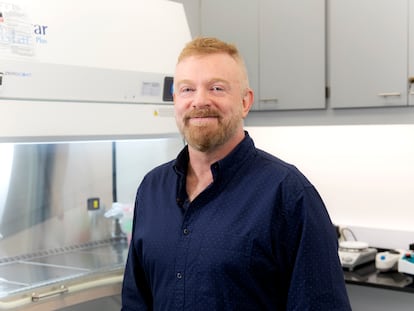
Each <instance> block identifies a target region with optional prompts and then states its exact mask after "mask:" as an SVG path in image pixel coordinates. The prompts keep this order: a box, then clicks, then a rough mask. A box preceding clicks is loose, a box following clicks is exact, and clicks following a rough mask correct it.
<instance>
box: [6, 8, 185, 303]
mask: <svg viewBox="0 0 414 311" xmlns="http://www.w3.org/2000/svg"><path fill="white" fill-rule="evenodd" d="M189 40H190V32H189V29H188V26H187V21H186V18H185V14H184V10H183V7H182V5H181V4H178V3H174V2H170V1H162V0H147V1H144V0H120V1H116V2H110V1H96V0H90V1H80V0H71V1H54V0H37V1H33V0H8V1H0V310H56V309H59V308H62V307H64V306H71V305H74V304H77V303H81V302H85V301H89V300H93V299H96V298H100V297H105V296H109V295H117V294H119V293H120V288H121V282H122V275H123V268H124V264H125V261H126V256H127V252H128V242H129V235H130V231H131V219H132V213H133V201H134V196H135V191H136V188H137V186H138V184H139V182H140V179H141V178H142V177H143V175H145V173H146V172H147V171H148V170H149V169H150V168H152V167H153V166H155V165H157V164H158V163H161V162H164V161H166V160H169V159H171V158H172V157H173V156H175V154H176V153H177V152H178V150H180V149H181V148H182V147H183V141H182V139H181V137H180V135H179V134H178V131H177V129H176V125H175V119H174V113H173V107H172V96H171V95H172V94H171V92H172V73H173V71H174V67H175V63H176V59H177V56H178V53H179V51H180V50H181V48H182V47H183V45H184V44H185V43H186V42H188V41H189Z"/></svg>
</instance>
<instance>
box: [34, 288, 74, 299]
mask: <svg viewBox="0 0 414 311" xmlns="http://www.w3.org/2000/svg"><path fill="white" fill-rule="evenodd" d="M68 291H69V289H68V288H67V287H66V286H65V285H62V286H61V287H59V288H58V289H56V290H52V291H50V292H47V293H43V294H36V293H33V294H32V301H33V302H37V301H39V300H41V299H44V298H49V297H54V296H59V295H62V294H64V293H67V292H68Z"/></svg>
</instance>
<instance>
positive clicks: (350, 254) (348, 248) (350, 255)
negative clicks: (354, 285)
mask: <svg viewBox="0 0 414 311" xmlns="http://www.w3.org/2000/svg"><path fill="white" fill-rule="evenodd" d="M377 252H378V251H377V249H375V248H372V247H368V243H366V242H362V241H342V242H340V243H339V250H338V254H339V259H340V261H341V265H342V267H343V268H347V269H349V270H350V271H352V270H354V268H355V267H357V266H359V265H362V264H364V263H368V262H370V261H374V260H375V256H376V254H377Z"/></svg>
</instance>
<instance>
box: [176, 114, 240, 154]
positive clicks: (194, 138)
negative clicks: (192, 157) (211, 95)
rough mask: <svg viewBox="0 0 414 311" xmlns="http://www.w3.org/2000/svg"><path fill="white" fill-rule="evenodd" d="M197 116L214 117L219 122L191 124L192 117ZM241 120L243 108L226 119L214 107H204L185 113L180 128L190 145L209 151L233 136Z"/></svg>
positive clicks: (202, 150) (199, 149)
mask: <svg viewBox="0 0 414 311" xmlns="http://www.w3.org/2000/svg"><path fill="white" fill-rule="evenodd" d="M195 117H214V118H216V119H217V124H200V125H194V124H191V123H190V119H191V118H195ZM241 122H242V115H241V110H240V111H237V113H234V114H232V115H231V116H230V118H228V119H225V118H223V116H222V115H220V113H219V112H218V111H216V110H214V109H211V108H202V109H195V110H192V111H190V112H189V113H187V114H185V115H184V117H183V119H182V122H181V123H179V124H178V128H179V130H180V132H181V134H182V135H183V136H184V138H185V140H186V141H187V143H188V145H190V146H191V147H193V148H194V149H196V150H198V151H201V152H207V151H210V150H213V149H214V148H216V147H219V146H221V145H223V144H225V143H226V142H227V141H228V140H229V139H230V138H231V137H233V135H234V134H235V133H236V131H237V129H238V127H239V125H240V123H241ZM177 123H178V122H177Z"/></svg>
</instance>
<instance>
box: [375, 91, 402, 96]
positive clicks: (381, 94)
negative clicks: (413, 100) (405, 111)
mask: <svg viewBox="0 0 414 311" xmlns="http://www.w3.org/2000/svg"><path fill="white" fill-rule="evenodd" d="M378 96H382V97H389V96H401V93H397V92H395V93H392V92H391V93H379V94H378Z"/></svg>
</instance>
